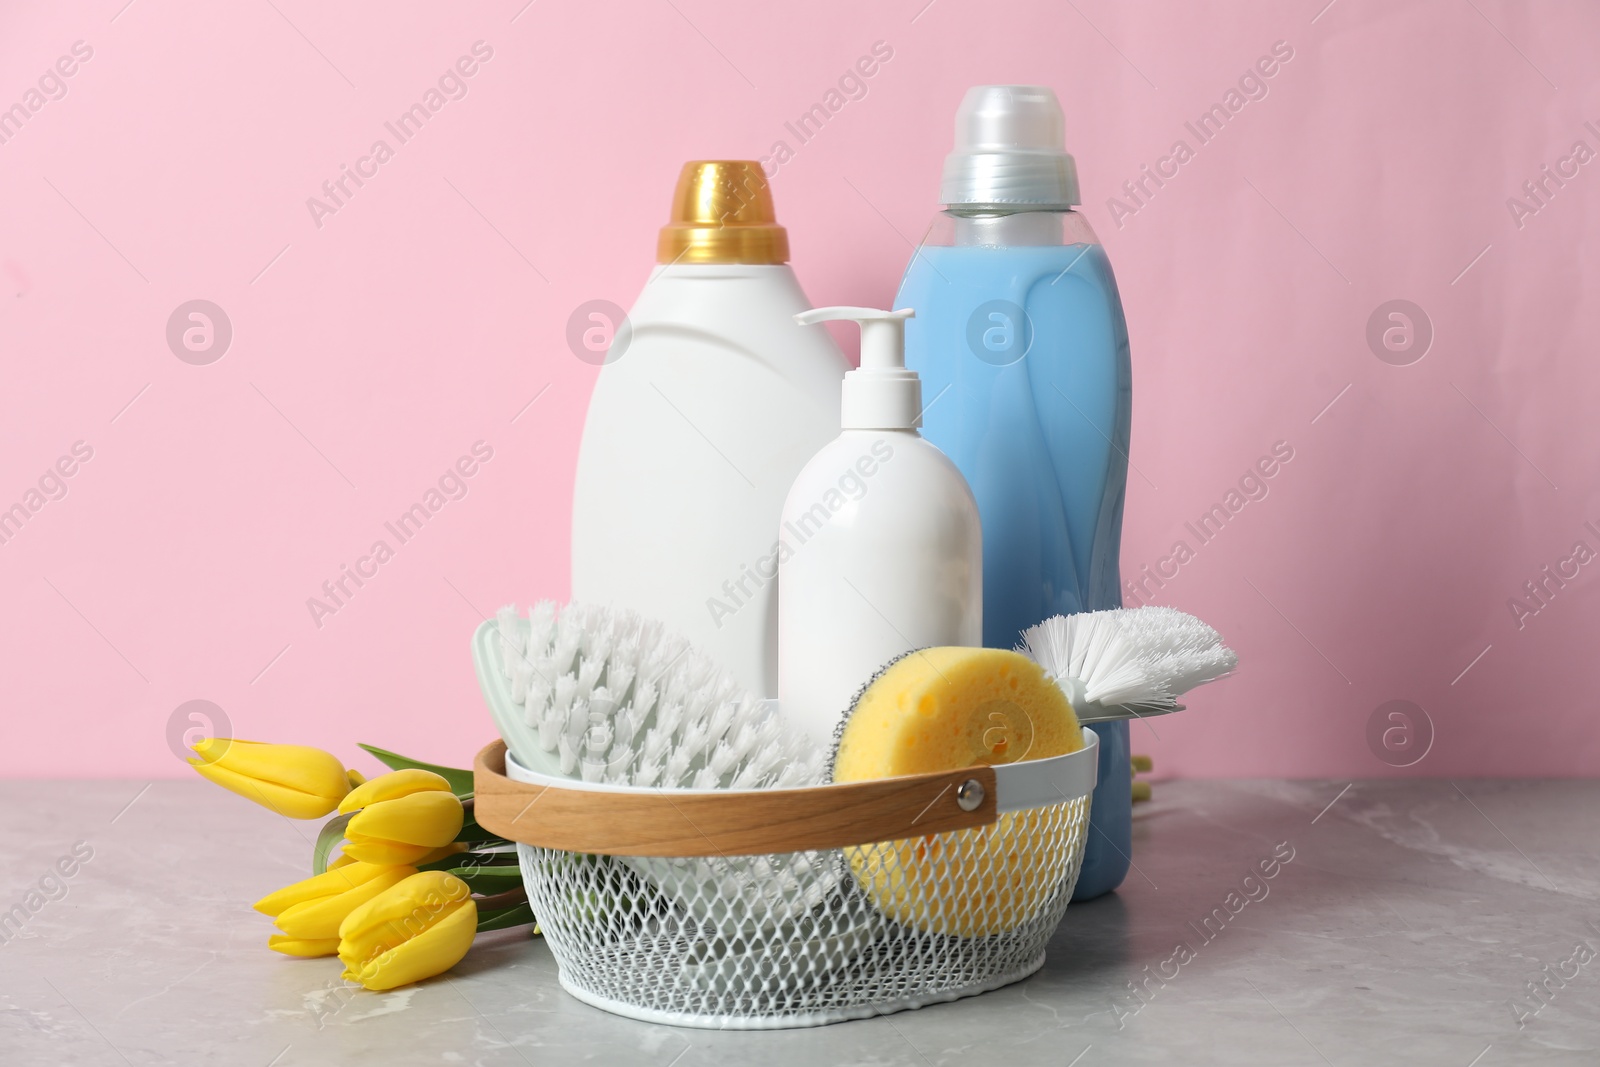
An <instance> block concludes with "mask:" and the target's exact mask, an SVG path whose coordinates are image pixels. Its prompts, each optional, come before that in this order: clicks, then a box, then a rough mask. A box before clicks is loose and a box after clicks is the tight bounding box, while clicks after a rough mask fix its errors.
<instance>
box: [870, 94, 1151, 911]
mask: <svg viewBox="0 0 1600 1067" xmlns="http://www.w3.org/2000/svg"><path fill="white" fill-rule="evenodd" d="M1063 126H1064V123H1063V120H1062V113H1061V105H1060V103H1059V102H1058V101H1057V100H1056V95H1055V93H1054V92H1052V91H1051V90H1050V89H1047V88H1043V87H1039V86H1030V85H984V86H978V87H976V88H974V89H970V90H968V92H967V95H966V98H965V99H964V100H963V101H962V103H961V107H960V109H959V110H958V111H957V113H956V143H955V150H954V151H953V152H952V153H951V154H950V156H949V157H948V159H947V160H946V161H945V170H944V180H943V182H942V185H941V189H940V200H941V201H942V202H943V204H944V205H945V210H944V211H942V212H941V213H940V214H939V216H938V217H937V218H936V220H935V221H934V225H933V227H932V229H931V230H930V231H929V234H928V236H927V237H926V238H925V239H924V241H923V244H922V247H921V248H919V249H918V250H917V253H916V255H915V256H913V257H912V260H911V264H910V266H908V267H907V268H906V274H905V278H904V280H903V281H902V282H901V284H900V293H899V295H898V296H896V297H895V302H894V306H895V307H914V308H916V309H917V316H916V318H914V319H909V320H907V322H906V366H907V367H909V368H911V369H913V370H915V371H916V372H917V373H918V374H920V375H921V376H922V382H923V397H924V401H923V403H924V404H925V405H926V407H925V410H924V412H923V424H922V432H923V436H924V437H926V438H927V439H928V440H929V441H931V442H932V443H933V444H935V445H937V446H938V447H939V448H940V449H942V450H943V451H944V453H945V454H946V455H947V456H949V457H950V459H952V460H953V461H954V462H955V464H956V466H957V467H958V468H960V470H961V473H962V474H963V475H965V476H966V479H967V483H968V484H969V485H970V486H971V487H972V492H973V495H974V496H975V497H976V498H977V502H978V514H979V516H980V518H981V520H982V523H983V643H984V644H985V645H986V646H988V647H990V648H1013V647H1015V646H1016V645H1017V643H1018V640H1019V638H1020V636H1021V633H1022V631H1023V630H1024V629H1026V628H1027V627H1029V626H1032V625H1034V624H1035V623H1037V622H1039V621H1040V620H1042V619H1045V618H1048V617H1049V616H1051V615H1056V614H1070V613H1072V612H1076V611H1094V610H1099V609H1101V608H1115V607H1120V606H1121V605H1122V589H1121V575H1120V572H1119V568H1118V552H1119V547H1120V542H1121V539H1122V503H1123V497H1124V495H1125V493H1126V489H1127V472H1128V430H1129V421H1130V416H1131V406H1132V381H1131V379H1132V372H1131V369H1130V366H1129V362H1128V328H1127V324H1126V322H1125V321H1124V320H1123V315H1122V302H1121V300H1120V298H1119V297H1118V295H1117V283H1116V280H1115V279H1114V278H1113V277H1112V275H1111V264H1110V262H1109V261H1108V260H1107V259H1106V255H1105V251H1104V249H1102V248H1101V247H1100V242H1099V241H1098V240H1097V239H1096V238H1095V235H1094V231H1093V230H1092V229H1091V228H1090V226H1089V222H1088V220H1087V219H1085V218H1084V217H1083V215H1081V214H1079V213H1078V212H1076V211H1074V210H1072V208H1073V206H1074V205H1076V204H1078V203H1079V198H1078V177H1077V169H1076V165H1075V164H1074V162H1073V159H1072V157H1071V156H1070V155H1068V154H1067V152H1066V149H1065V139H1064V132H1063ZM1092 728H1093V729H1094V731H1095V732H1096V733H1098V734H1099V735H1100V783H1099V785H1098V786H1096V787H1095V791H1094V799H1093V803H1092V807H1091V816H1090V821H1091V829H1090V832H1089V840H1088V844H1087V848H1086V851H1085V854H1084V860H1083V870H1082V873H1081V874H1080V875H1079V876H1078V884H1077V889H1076V890H1075V891H1074V893H1073V899H1074V900H1087V899H1090V898H1092V897H1097V896H1100V895H1101V894H1103V893H1107V892H1110V891H1111V890H1113V889H1115V888H1116V887H1117V886H1118V885H1120V884H1121V883H1122V879H1123V877H1124V876H1125V875H1126V874H1127V873H1128V865H1129V863H1130V862H1131V858H1130V857H1131V855H1132V849H1133V845H1132V836H1133V808H1132V787H1131V779H1132V771H1131V768H1130V767H1129V751H1128V724H1127V723H1126V722H1118V723H1104V724H1097V725H1095V726H1093V727H1092Z"/></svg>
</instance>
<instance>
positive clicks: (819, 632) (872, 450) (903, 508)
mask: <svg viewBox="0 0 1600 1067" xmlns="http://www.w3.org/2000/svg"><path fill="white" fill-rule="evenodd" d="M779 536H780V546H781V547H780V555H779V567H778V584H779V596H778V701H779V708H780V709H781V711H782V713H783V715H784V716H785V717H786V718H788V719H789V720H790V721H791V722H793V723H795V724H796V725H798V726H799V727H801V728H802V729H804V730H806V731H807V732H808V733H809V734H810V735H811V736H812V737H813V738H815V739H816V740H817V741H818V742H819V743H824V744H831V742H832V739H833V735H834V731H835V730H836V729H837V728H838V725H839V723H840V722H842V721H843V719H844V717H845V715H846V713H847V712H848V711H849V708H850V704H851V701H852V700H853V699H854V697H855V696H856V694H857V692H858V691H859V690H860V689H861V688H862V687H863V686H864V685H866V683H867V682H868V681H869V680H870V679H871V678H872V676H873V675H875V674H876V673H877V672H878V671H879V670H880V669H881V668H883V666H884V665H885V664H887V663H889V662H890V661H891V660H893V659H896V658H897V657H899V656H900V655H902V654H904V653H906V652H909V651H911V650H912V649H917V648H926V647H929V646H935V645H980V644H982V639H983V537H982V533H981V528H980V526H979V520H978V507H977V504H976V502H975V501H974V500H973V496H972V491H971V490H970V489H969V488H968V487H967V483H966V480H965V479H964V478H963V477H962V476H961V473H960V471H958V470H957V469H956V467H955V464H953V463H951V462H950V460H949V459H948V458H947V457H946V456H945V454H944V453H943V452H941V451H939V449H937V448H936V447H934V446H933V445H931V444H929V443H928V442H927V441H924V440H923V439H922V437H921V436H920V435H919V434H918V433H917V432H916V431H915V430H912V429H903V430H880V429H850V430H845V431H844V432H843V433H841V434H840V435H839V437H838V438H837V439H835V440H834V441H833V442H832V443H830V444H829V445H828V446H827V447H825V448H824V449H823V450H822V451H821V452H819V453H817V455H816V456H815V457H814V458H813V459H812V460H811V462H809V463H808V464H806V466H805V469H804V470H802V471H801V472H800V476H799V478H797V479H796V480H795V483H794V487H793V488H792V489H791V490H790V491H789V496H788V499H787V501H786V502H785V503H784V508H783V524H782V526H781V528H780V531H779Z"/></svg>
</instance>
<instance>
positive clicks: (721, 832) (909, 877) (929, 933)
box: [475, 728, 1098, 1029]
mask: <svg viewBox="0 0 1600 1067" xmlns="http://www.w3.org/2000/svg"><path fill="white" fill-rule="evenodd" d="M1083 738H1084V747H1083V748H1082V749H1080V750H1078V751H1077V752H1072V753H1068V754H1067V755H1064V756H1056V757H1052V758H1049V759H1041V760H1031V761H1025V762H1021V763H1012V764H1003V765H999V766H993V767H969V768H966V769H965V770H961V771H954V772H949V773H940V774H922V775H913V776H908V777H904V778H892V779H884V780H880V781H871V782H853V783H837V784H833V785H824V786H816V787H812V788H807V789H770V790H693V789H671V790H666V789H644V788H638V787H631V786H618V785H604V784H599V783H587V782H577V781H571V780H568V779H564V778H555V777H551V776H547V775H542V774H538V773H536V772H533V771H530V770H528V769H527V768H525V767H522V766H520V765H519V764H518V763H517V762H516V761H515V760H514V759H511V760H508V759H507V756H506V751H505V746H504V745H503V744H502V743H500V742H496V743H495V744H492V745H490V746H489V747H487V748H485V749H484V750H483V751H482V752H480V753H479V754H478V758H477V762H476V765H475V769H476V777H477V782H476V790H477V793H476V795H477V802H476V816H477V819H478V821H479V823H480V824H481V825H483V826H484V827H486V828H487V829H489V830H491V831H493V832H495V833H498V834H500V835H502V836H504V837H506V838H508V839H511V840H514V841H517V842H519V844H518V848H517V851H518V853H519V856H520V859H521V863H522V876H523V882H524V884H525V885H526V886H527V890H528V897H529V901H530V903H531V904H532V907H533V912H534V914H535V915H536V916H537V917H538V920H539V926H540V929H541V931H542V932H543V934H544V936H545V939H546V940H547V941H548V943H549V945H550V950H551V952H552V953H553V954H554V955H555V957H556V962H557V964H558V966H559V968H560V980H561V985H562V987H563V988H564V989H566V990H567V992H569V993H571V994H572V995H573V996H575V997H577V998H578V999H580V1000H582V1001H585V1002H587V1003H589V1004H593V1005H595V1006H596V1007H599V1008H604V1009H605V1010H607V1011H611V1012H615V1013H617V1014H619V1015H625V1016H629V1017H632V1018H635V1019H642V1020H646V1021H649V1022H658V1023H670V1024H674V1025H678V1026H696V1027H706V1028H712V1029H775V1028H781V1027H796V1026H817V1025H821V1024H824V1023H833V1022H842V1021H844V1020H847V1019H860V1018H866V1017H868V1016H872V1015H881V1014H888V1013H890V1012H895V1011H901V1010H904V1009H907V1008H918V1007H922V1006H923V1005H926V1004H933V1003H938V1002H940V1001H947V1000H955V999H957V998H959V997H964V996H971V995H973V994H977V993H982V992H986V991H988V990H991V989H997V988H999V987H1000V986H1003V985H1007V984H1009V983H1011V982H1015V981H1018V980H1020V979H1022V978H1026V977H1027V976H1028V975H1030V974H1032V973H1033V972H1034V971H1036V970H1038V969H1039V967H1040V966H1041V965H1042V964H1043V963H1044V954H1045V945H1046V943H1047V942H1048V941H1049V939H1050V936H1051V935H1052V934H1053V933H1054V932H1055V928H1056V926H1057V924H1058V923H1059V922H1060V921H1061V916H1062V914H1063V912H1065V911H1066V907H1067V902H1068V901H1069V900H1070V899H1071V897H1072V889H1073V885H1074V884H1075V883H1076V881H1077V878H1078V869H1079V866H1080V864H1081V863H1082V862H1083V850H1084V841H1085V836H1086V835H1087V834H1088V830H1089V795H1090V793H1091V792H1092V791H1093V789H1094V785H1095V781H1096V771H1097V760H1098V738H1097V737H1096V735H1095V734H1094V732H1093V731H1092V730H1089V729H1087V728H1085V729H1084V730H1083Z"/></svg>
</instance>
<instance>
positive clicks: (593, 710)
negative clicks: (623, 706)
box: [589, 685, 617, 718]
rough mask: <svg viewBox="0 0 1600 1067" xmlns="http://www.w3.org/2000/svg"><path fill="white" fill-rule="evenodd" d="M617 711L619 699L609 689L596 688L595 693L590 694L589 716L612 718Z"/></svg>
mask: <svg viewBox="0 0 1600 1067" xmlns="http://www.w3.org/2000/svg"><path fill="white" fill-rule="evenodd" d="M616 710H617V698H616V697H615V696H613V695H612V693H611V690H610V689H609V688H608V687H606V686H603V685H601V686H596V687H595V690H594V692H593V693H590V694H589V714H591V715H602V716H605V717H606V718H610V717H611V713H612V712H614V711H616Z"/></svg>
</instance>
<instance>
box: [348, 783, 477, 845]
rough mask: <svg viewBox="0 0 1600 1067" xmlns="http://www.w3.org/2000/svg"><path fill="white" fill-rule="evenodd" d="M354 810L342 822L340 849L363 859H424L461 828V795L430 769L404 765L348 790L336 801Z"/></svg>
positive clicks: (453, 836) (446, 842)
mask: <svg viewBox="0 0 1600 1067" xmlns="http://www.w3.org/2000/svg"><path fill="white" fill-rule="evenodd" d="M339 811H340V812H341V813H344V814H348V813H350V812H355V817H354V818H353V819H351V820H350V823H349V825H348V826H346V827H345V838H346V841H345V845H344V854H345V855H346V856H349V857H350V858H352V859H355V860H360V861H362V862H364V863H377V864H385V865H393V864H398V863H422V862H427V860H428V857H430V856H432V854H433V853H435V852H436V851H437V850H439V849H442V848H444V847H445V846H446V845H449V844H450V843H451V842H452V841H454V840H455V836H456V834H458V833H460V832H461V823H462V821H463V815H462V811H461V800H460V798H459V797H457V796H456V795H455V794H454V793H452V792H451V791H450V783H449V782H447V781H445V779H444V778H443V777H442V776H441V775H437V774H434V773H433V772H432V771H424V770H419V769H415V768H412V769H408V770H403V771H391V772H390V773H388V774H385V775H381V776H379V777H377V778H373V779H372V780H370V781H368V782H365V783H363V784H362V785H359V786H357V787H356V788H354V789H352V790H351V791H350V792H349V794H348V795H347V796H346V797H345V798H344V800H343V801H342V802H341V803H340V805H339Z"/></svg>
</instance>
